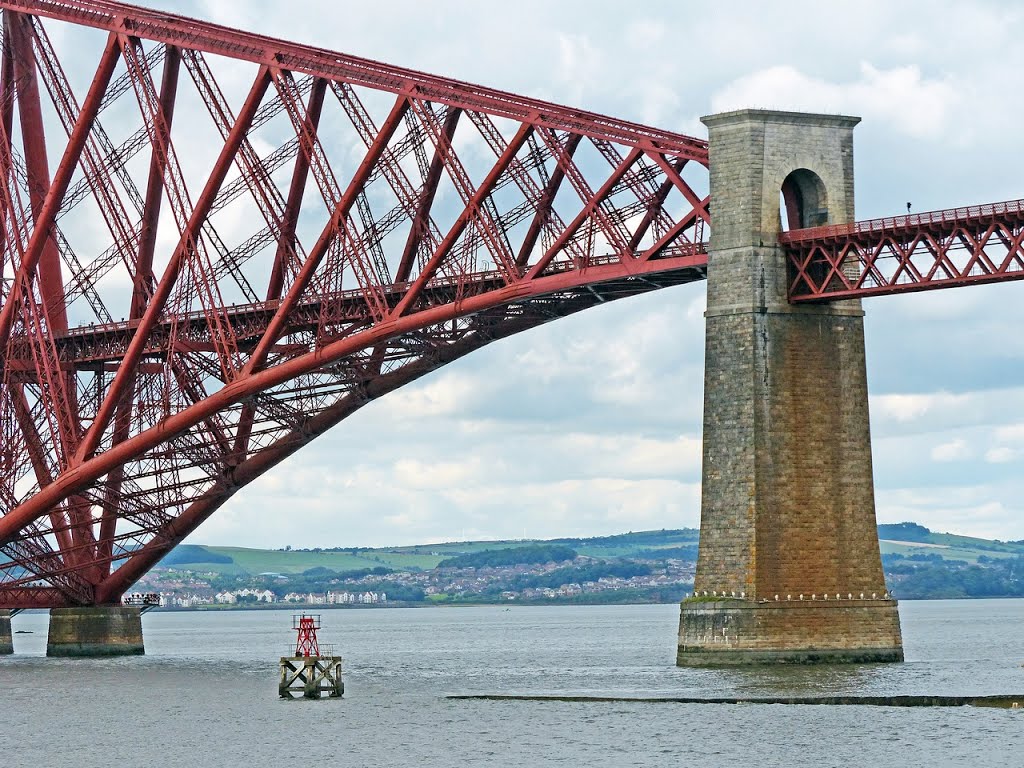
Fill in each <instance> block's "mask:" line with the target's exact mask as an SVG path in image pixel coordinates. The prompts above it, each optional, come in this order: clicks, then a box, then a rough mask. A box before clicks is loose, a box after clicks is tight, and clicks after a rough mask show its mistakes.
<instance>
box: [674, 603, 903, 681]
mask: <svg viewBox="0 0 1024 768" xmlns="http://www.w3.org/2000/svg"><path fill="white" fill-rule="evenodd" d="M817 597H818V598H819V599H817V600H813V601H812V600H803V601H800V600H798V601H796V602H795V603H793V602H789V603H786V602H779V603H776V602H774V601H773V602H768V603H754V602H750V601H745V600H724V601H721V602H713V603H706V602H695V603H685V602H684V603H683V607H682V615H683V620H682V621H681V622H680V634H679V654H678V656H677V663H678V664H679V665H680V666H705V665H730V664H763V663H782V664H786V663H788V664H814V663H837V662H862V663H870V662H889V661H902V660H903V649H902V641H901V637H900V625H899V617H898V615H897V612H896V604H895V601H893V600H871V599H865V600H859V599H853V600H849V599H846V596H845V595H844V596H843V599H840V600H835V599H832V600H822V599H820V598H821V596H820V595H818V596H817Z"/></svg>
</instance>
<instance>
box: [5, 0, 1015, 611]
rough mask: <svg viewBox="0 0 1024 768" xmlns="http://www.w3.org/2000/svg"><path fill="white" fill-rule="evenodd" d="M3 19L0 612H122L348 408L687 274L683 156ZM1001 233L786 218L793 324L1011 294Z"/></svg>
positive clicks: (959, 225) (983, 223)
mask: <svg viewBox="0 0 1024 768" xmlns="http://www.w3.org/2000/svg"><path fill="white" fill-rule="evenodd" d="M0 8H2V14H3V25H2V43H3V44H2V61H0V307H2V309H0V376H2V382H0V432H2V434H0V608H26V607H44V608H45V607H49V608H57V607H74V606H90V605H112V604H116V603H119V602H120V600H121V597H122V595H123V594H124V593H125V592H126V590H128V589H129V587H130V586H131V585H132V584H133V583H134V582H135V581H136V580H137V579H138V578H139V577H140V576H141V575H142V574H144V573H145V572H146V571H147V570H148V569H149V568H150V567H152V566H153V565H154V564H155V563H156V562H158V561H159V560H160V558H162V557H163V556H164V555H165V554H166V553H167V552H168V551H169V550H170V549H171V548H172V547H174V546H175V544H177V543H178V542H180V541H181V540H182V539H184V538H185V537H186V536H188V534H189V533H191V532H192V531H193V530H195V528H196V527H197V526H198V525H199V524H200V523H202V522H203V521H204V520H206V519H207V518H208V517H209V516H210V515H211V514H213V513H214V512H215V511H216V510H217V509H218V507H220V506H221V505H222V504H223V503H224V502H225V501H226V500H227V499H229V498H230V497H231V496H232V495H233V494H235V493H236V492H237V491H239V490H240V489H241V488H243V487H244V486H245V485H246V484H247V483H249V482H250V481H252V480H253V479H255V478H256V477H258V476H260V475H261V474H262V473H264V472H267V471H268V470H270V469H271V468H273V467H274V466H275V465H276V464H278V463H279V462H281V461H282V460H283V459H285V458H286V457H288V456H290V455H292V454H293V453H295V452H296V451H297V450H299V449H300V448H301V447H302V446H304V445H306V444H307V443H309V442H310V441H311V440H313V439H314V438H316V437H317V436H318V435H320V434H322V433H323V432H325V431H326V430H328V429H330V428H331V427H333V426H334V425H336V424H338V423H339V422H340V421H342V420H343V419H344V418H345V417H346V416H348V415H350V414H351V413H353V412H354V411H355V410H356V409H358V408H359V407H361V406H362V405H365V404H366V403H368V402H370V401H372V400H374V399H376V398H378V397H380V396H382V395H384V394H386V393H388V392H390V391H392V390H394V389H397V388H398V387H400V386H402V385H404V384H407V383H409V382H411V381H413V380H415V379H417V378H419V377H420V376H423V375H424V374H426V373H429V372H430V371H433V370H435V369H437V368H438V367H440V366H443V365H445V364H446V363H448V362H450V361H452V360H455V359H457V358H459V357H461V356H463V355H465V354H467V353H469V352H472V351H473V350H475V349H479V348H480V347H482V346H484V345H486V344H489V343H491V342H493V341H496V340H498V339H501V338H504V337H507V336H510V335H512V334H515V333H518V332H520V331H524V330H527V329H530V328H533V327H536V326H538V325H540V324H542V323H546V322H549V321H551V320H555V319H557V318H560V317H563V316H566V315H569V314H572V313H574V312H578V311H580V310H583V309H587V308H588V307H593V306H596V305H598V304H601V303H603V302H607V301H613V300H616V299H620V298H625V297H628V296H633V295H636V294H640V293H645V292H647V291H652V290H656V289H659V288H665V287H669V286H673V285H680V284H683V283H689V282H693V281H697V280H701V279H704V278H705V276H706V274H707V254H706V248H705V243H706V241H707V239H708V237H709V235H710V225H711V222H712V218H711V215H712V211H713V201H711V200H710V199H709V197H708V194H707V190H708V188H709V184H708V163H709V160H708V144H707V142H706V141H703V140H701V139H697V138H692V137H689V136H683V135H680V134H677V133H672V132H669V131H663V130H658V129H654V128H649V127H646V126H642V125H636V124H633V123H630V122H626V121H623V120H616V119H614V118H610V117H605V116H601V115H596V114H591V113H589V112H585V111H582V110H578V109H570V108H566V107H562V106H558V105H555V104H549V103H546V102H542V101H537V100H533V99H528V98H524V97H521V96H515V95H513V94H509V93H503V92H500V91H495V90H490V89H487V88H482V87H479V86H475V85H470V84H467V83H462V82H456V81H453V80H448V79H444V78H439V77H435V76H432V75H427V74H423V73H420V72H414V71H410V70H406V69H401V68H398V67H394V66H390V65H385V64H380V63H377V62H373V61H368V60H364V59H358V58H355V57H351V56H346V55H343V54H339V53H336V52H333V51H328V50H322V49H318V48H311V47H308V46H302V45H297V44H294V43H289V42H285V41H281V40H275V39H271V38H268V37H262V36H258V35H253V34H248V33H245V32H240V31H237V30H233V29H229V28H226V27H221V26H216V25H214V24H209V23H205V22H200V21H195V20H192V19H187V18H183V17H180V16H174V15H171V14H167V13H162V12H159V11H154V10H148V9H142V8H137V7H133V6H128V5H124V4H121V3H116V2H109V1H108V0H21V1H16V0H0ZM69 26H71V27H74V28H75V29H74V30H72V31H73V32H74V39H75V41H76V43H75V45H74V46H68V47H67V49H66V50H62V49H61V45H60V41H61V40H63V39H65V38H66V37H67V34H66V33H67V31H68V27H69ZM789 192H790V195H792V190H790V191H789ZM787 199H789V198H787ZM791 202H797V203H798V201H795V200H794V201H791ZM1022 207H1024V201H1015V202H1009V203H1000V204H995V205H987V206H980V207H972V208H963V209H956V210H952V211H940V212H936V213H929V214H919V215H913V216H899V217H895V218H891V219H882V220H876V221H865V222H858V223H855V224H848V225H839V226H828V227H818V228H813V229H796V228H795V225H798V224H799V219H798V218H796V219H794V222H793V224H794V228H791V229H790V231H788V232H786V233H785V234H784V235H783V236H782V243H783V245H784V247H785V248H786V249H787V251H788V253H789V255H790V260H791V268H790V275H791V284H790V286H789V293H790V300H791V301H793V302H821V301H830V300H834V299H846V298H855V297H860V296H868V295H875V294H885V293H896V292H903V291H915V290H923V289H928V288H939V287H946V286H956V285H966V284H970V283H979V282H991V281H997V280H1008V279H1015V278H1019V277H1022V276H1024V253H1022V243H1021V240H1022V237H1024V227H1022V224H1024V213H1022ZM796 208H798V205H791V206H790V210H796ZM723 215H724V214H723Z"/></svg>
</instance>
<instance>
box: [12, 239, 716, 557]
mask: <svg viewBox="0 0 1024 768" xmlns="http://www.w3.org/2000/svg"><path fill="white" fill-rule="evenodd" d="M706 264H707V256H706V254H704V253H695V254H690V255H685V256H678V257H675V258H665V259H661V260H648V261H640V260H636V261H633V260H627V261H613V262H611V263H607V264H600V265H596V266H583V267H581V268H577V269H572V270H569V271H566V272H561V273H556V274H550V275H544V276H541V277H537V278H535V279H532V280H530V281H526V282H522V283H513V284H511V285H507V286H504V287H502V288H498V289H496V290H493V291H488V292H485V293H483V294H480V295H477V296H471V297H468V298H466V299H465V300H463V301H461V302H458V303H451V304H443V305H440V306H436V307H431V308H428V309H424V310H422V311H419V312H415V313H413V314H408V315H394V316H393V317H391V318H389V319H387V320H384V321H382V322H379V323H377V324H375V325H374V326H372V327H370V328H368V329H366V330H364V331H361V332H359V333H355V334H353V335H351V336H348V337H345V338H342V339H339V340H337V341H332V342H329V343H326V344H324V345H323V346H321V347H318V348H316V349H314V350H311V351H309V352H307V353H306V354H303V355H299V356H298V357H294V358H291V359H289V360H287V361H285V362H282V363H279V364H276V365H272V366H270V367H268V368H264V369H262V370H259V371H248V372H246V373H244V374H242V375H240V376H239V377H238V378H236V379H234V380H233V381H231V382H230V383H227V384H225V386H224V387H223V388H222V389H220V390H218V391H217V392H215V393H213V394H212V395H210V396H209V397H207V398H205V399H204V400H202V401H200V402H197V403H195V404H194V405H192V406H189V407H187V408H185V409H184V410H182V411H180V412H178V413H175V414H172V415H170V416H169V417H167V418H166V419H165V420H164V421H162V422H161V423H160V424H159V425H157V426H155V427H151V428H149V429H147V430H146V431H144V432H141V433H139V434H137V435H135V436H133V437H131V438H129V439H128V440H126V441H124V442H123V443H121V444H120V445H117V446H113V447H111V448H110V449H109V450H107V451H104V452H102V453H98V454H95V455H94V456H92V457H91V458H89V459H86V460H85V461H84V462H83V463H82V464H80V465H78V466H76V467H74V468H72V469H71V470H70V471H68V472H65V473H64V474H62V475H61V476H60V477H58V478H56V479H55V480H54V482H52V483H51V484H49V485H48V486H46V487H45V488H43V489H41V490H39V491H38V492H37V493H36V494H35V495H34V496H32V497H30V498H28V499H26V500H25V501H24V502H23V503H22V504H21V505H19V506H18V507H16V508H14V509H12V510H11V511H10V512H8V513H7V515H5V516H4V517H0V544H3V543H5V542H7V541H10V540H11V539H13V538H14V537H15V536H17V534H18V532H19V531H20V530H21V529H22V528H23V527H24V526H26V525H28V524H29V523H31V522H32V521H33V520H35V519H37V518H38V517H39V516H41V515H43V514H45V512H46V510H47V509H49V508H50V507H51V506H53V505H55V504H59V503H61V502H62V501H63V500H65V499H67V498H68V497H70V496H72V495H73V494H75V493H78V492H80V491H81V490H82V489H84V488H86V487H87V486H89V485H90V484H91V483H93V482H95V481H96V480H97V479H99V478H100V477H103V476H104V475H106V474H107V473H108V472H110V471H111V470H112V469H114V468H115V467H117V466H119V465H121V464H123V463H125V462H126V461H130V460H133V459H135V458H137V457H139V456H141V455H142V454H144V453H145V452H146V451H148V450H151V449H152V448H154V447H156V446H157V445H160V444H163V443H166V442H167V441H169V440H171V439H173V438H174V437H175V436H177V435H180V434H182V433H184V432H185V431H186V430H188V429H190V428H192V427H194V426H196V425H197V424H199V423H200V422H202V421H203V420H204V419H207V418H209V417H211V416H213V415H214V414H216V413H218V412H220V411H221V410H222V409H224V408H226V407H228V406H231V405H233V404H237V403H241V402H243V401H244V400H245V399H246V398H249V397H251V396H253V395H254V394H256V393H259V392H263V391H265V390H267V389H270V388H272V387H275V386H279V385H281V384H283V383H284V382H286V381H289V380H292V379H294V378H296V377H298V376H302V375H305V374H308V373H311V372H313V371H317V370H321V369H324V368H325V367H328V366H330V365H331V364H333V363H334V362H336V361H338V360H340V359H342V358H344V357H346V356H348V355H351V354H353V353H355V352H358V351H359V350H363V349H367V348H369V347H372V346H374V345H376V344H378V343H381V342H384V341H387V340H389V339H393V338H396V337H398V336H400V335H401V334H403V333H408V332H410V331H414V330H416V329H418V328H423V327H425V326H428V325H432V324H436V323H441V322H445V321H446V320H449V319H454V318H457V317H464V316H469V315H472V314H473V313H476V312H480V311H483V310H485V309H488V308H491V307H496V306H502V305H504V304H508V303H510V302H512V301H515V300H521V299H524V298H527V297H531V296H537V297H539V296H544V295H547V294H551V293H555V292H558V291H561V290H567V289H570V288H573V287H579V286H585V285H588V284H595V283H600V282H602V281H606V280H614V279H619V278H623V277H642V276H643V275H645V274H657V273H660V272H671V271H674V270H694V269H701V268H703V267H704V266H705V265H706ZM410 290H411V289H410ZM132 346H134V345H132Z"/></svg>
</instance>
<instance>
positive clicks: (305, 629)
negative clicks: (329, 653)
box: [292, 613, 320, 657]
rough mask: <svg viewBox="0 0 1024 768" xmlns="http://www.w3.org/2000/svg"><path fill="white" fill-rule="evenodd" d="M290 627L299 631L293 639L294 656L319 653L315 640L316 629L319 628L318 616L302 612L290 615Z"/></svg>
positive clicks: (317, 654)
mask: <svg viewBox="0 0 1024 768" xmlns="http://www.w3.org/2000/svg"><path fill="white" fill-rule="evenodd" d="M292 629H294V630H297V631H298V633H299V636H298V637H297V638H296V640H295V656H296V657H303V656H319V655H320V646H319V645H318V644H317V642H316V631H317V630H318V629H320V617H319V616H307V615H306V614H304V613H303V614H301V615H299V616H292Z"/></svg>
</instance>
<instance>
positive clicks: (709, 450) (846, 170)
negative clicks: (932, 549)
mask: <svg viewBox="0 0 1024 768" xmlns="http://www.w3.org/2000/svg"><path fill="white" fill-rule="evenodd" d="M704 122H705V124H706V125H707V126H708V129H709V136H710V157H711V199H712V200H713V201H714V212H713V217H714V227H713V231H712V235H711V244H710V248H709V255H708V307H707V340H706V354H705V383H704V457H703V460H704V464H703V478H702V479H703V489H702V501H701V534H700V553H699V558H698V564H697V574H696V580H695V582H696V583H695V590H696V595H695V596H694V597H692V598H690V599H688V600H686V601H684V602H683V604H682V609H681V616H680V624H679V652H678V657H677V662H678V663H679V664H680V665H708V664H759V663H775V662H789V663H805V662H882V661H900V660H902V658H903V651H902V640H901V635H900V626H899V615H898V613H897V609H896V602H895V600H892V599H890V598H889V594H888V592H887V590H886V586H885V579H884V576H883V573H882V564H881V558H880V555H879V547H878V534H877V531H876V527H875V506H874V485H873V479H872V469H871V437H870V429H869V423H868V391H867V377H866V373H865V363H864V328H863V311H862V310H861V306H860V303H859V302H858V301H842V302H834V303H828V304H821V305H806V304H804V305H800V306H793V305H791V304H789V302H788V301H787V288H788V283H789V281H790V279H791V277H792V276H791V275H790V274H789V272H788V265H787V259H786V257H785V254H784V252H783V250H782V249H781V248H780V247H779V243H778V236H779V232H780V230H781V218H780V197H781V198H782V199H784V200H785V207H786V215H787V219H788V222H789V224H790V227H791V228H801V227H808V226H817V225H821V224H833V223H842V222H847V221H851V220H852V218H853V127H854V126H855V125H856V124H857V123H858V122H859V119H858V118H851V117H842V116H837V115H807V114H795V113H787V112H773V111H763V110H743V111H739V112H730V113H726V114H721V115H714V116H711V117H707V118H704Z"/></svg>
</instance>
